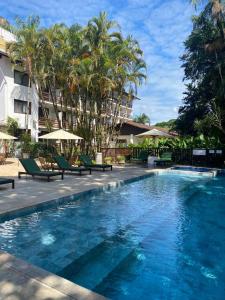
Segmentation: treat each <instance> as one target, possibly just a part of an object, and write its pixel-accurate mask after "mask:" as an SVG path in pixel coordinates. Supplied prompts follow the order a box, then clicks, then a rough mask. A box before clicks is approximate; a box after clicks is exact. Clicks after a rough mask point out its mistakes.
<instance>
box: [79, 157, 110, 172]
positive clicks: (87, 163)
mask: <svg viewBox="0 0 225 300" xmlns="http://www.w3.org/2000/svg"><path fill="white" fill-rule="evenodd" d="M80 161H81V162H82V164H83V165H84V166H85V167H86V168H91V169H97V170H98V169H102V170H103V171H105V170H106V169H111V171H112V165H108V164H93V162H92V160H91V158H90V157H89V156H88V155H84V154H82V155H80Z"/></svg>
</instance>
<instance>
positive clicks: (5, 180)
mask: <svg viewBox="0 0 225 300" xmlns="http://www.w3.org/2000/svg"><path fill="white" fill-rule="evenodd" d="M9 183H10V184H12V189H14V188H15V180H14V179H10V178H3V177H0V185H2V184H9Z"/></svg>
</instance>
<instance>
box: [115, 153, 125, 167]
mask: <svg viewBox="0 0 225 300" xmlns="http://www.w3.org/2000/svg"><path fill="white" fill-rule="evenodd" d="M116 159H117V162H118V164H119V165H124V164H125V156H123V155H118V156H117V158H116Z"/></svg>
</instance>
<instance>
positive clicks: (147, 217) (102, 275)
mask: <svg viewBox="0 0 225 300" xmlns="http://www.w3.org/2000/svg"><path fill="white" fill-rule="evenodd" d="M224 214H225V178H224V177H215V178H211V177H200V176H187V175H185V176H184V175H181V174H179V175H178V174H172V173H162V174H160V175H157V176H151V177H149V178H145V179H142V180H139V181H136V182H133V183H129V184H126V185H123V186H121V187H119V188H115V189H112V190H106V191H102V192H99V193H96V194H90V195H89V194H87V195H86V196H85V197H83V199H82V200H76V201H73V202H70V203H67V204H62V205H59V206H58V207H53V208H49V209H45V210H43V211H40V212H35V213H32V214H29V215H27V216H22V217H17V218H14V219H12V220H8V221H5V222H3V223H1V224H0V245H1V249H2V250H5V251H7V252H9V253H11V254H14V255H16V256H17V257H20V258H23V259H25V260H27V261H29V262H31V263H33V264H35V265H37V266H40V267H42V268H44V269H47V270H48V271H50V272H54V273H56V274H58V275H60V276H62V277H64V278H67V279H69V280H71V281H73V282H75V283H77V284H80V285H82V286H84V287H87V288H89V289H92V290H94V291H96V292H98V293H100V294H103V295H105V296H106V297H109V298H112V299H135V300H137V299H214V300H215V299H216V300H217V299H218V300H219V299H221V300H222V299H224V293H225V287H224V282H225V258H224V253H225V217H224Z"/></svg>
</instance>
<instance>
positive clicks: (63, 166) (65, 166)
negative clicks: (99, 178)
mask: <svg viewBox="0 0 225 300" xmlns="http://www.w3.org/2000/svg"><path fill="white" fill-rule="evenodd" d="M53 159H54V161H55V162H56V163H57V165H58V167H56V168H55V169H56V170H61V171H63V172H65V171H70V172H76V173H79V174H80V175H82V172H86V171H88V172H89V174H91V168H85V167H82V168H79V167H73V166H71V165H70V164H69V162H68V161H67V160H66V159H65V157H63V156H54V157H53Z"/></svg>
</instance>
